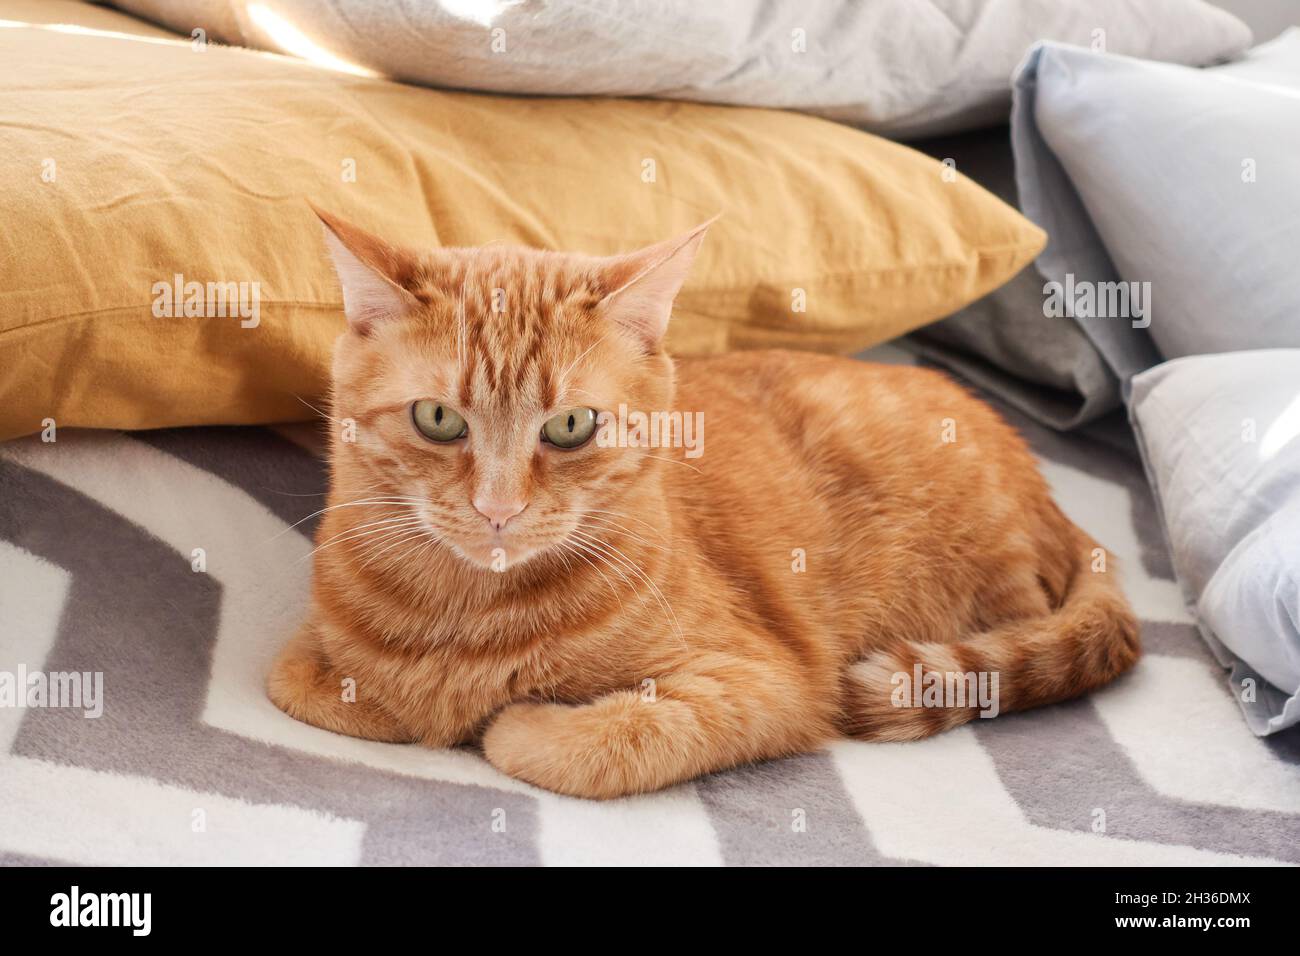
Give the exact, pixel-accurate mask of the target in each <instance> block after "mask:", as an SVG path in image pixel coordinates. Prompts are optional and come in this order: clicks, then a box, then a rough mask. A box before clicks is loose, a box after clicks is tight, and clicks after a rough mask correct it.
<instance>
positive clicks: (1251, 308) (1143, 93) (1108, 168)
mask: <svg viewBox="0 0 1300 956" xmlns="http://www.w3.org/2000/svg"><path fill="white" fill-rule="evenodd" d="M1012 134H1013V135H1012V141H1013V145H1014V147H1015V154H1016V177H1017V184H1018V186H1019V190H1020V208H1021V209H1022V211H1023V212H1024V213H1025V215H1027V216H1028V217H1029V218H1030V219H1032V220H1033V221H1034V222H1036V223H1037V224H1038V225H1040V226H1042V227H1043V228H1044V229H1045V230H1047V232H1048V235H1049V237H1050V238H1049V241H1048V245H1047V247H1046V248H1045V249H1044V251H1043V253H1042V255H1041V256H1040V257H1039V258H1038V260H1037V265H1038V269H1039V271H1040V272H1041V273H1042V274H1043V276H1044V277H1046V278H1047V279H1049V280H1051V281H1052V282H1055V283H1058V284H1059V285H1060V286H1061V287H1066V286H1067V285H1069V286H1070V287H1072V288H1074V289H1075V290H1076V292H1075V294H1074V296H1073V299H1074V301H1075V302H1076V303H1079V304H1080V306H1081V308H1079V309H1078V310H1077V312H1076V318H1077V320H1078V321H1079V323H1080V325H1081V326H1082V327H1083V330H1084V332H1085V333H1087V334H1088V336H1089V337H1090V338H1091V339H1092V340H1093V342H1094V343H1095V344H1096V345H1097V346H1098V348H1099V349H1100V350H1101V351H1102V353H1103V355H1105V356H1106V357H1107V359H1108V360H1109V361H1110V363H1111V365H1112V367H1113V368H1114V369H1115V371H1116V372H1117V373H1118V374H1119V375H1120V377H1121V378H1127V377H1128V376H1130V375H1131V374H1133V373H1134V372H1136V371H1139V370H1141V369H1142V368H1145V367H1147V366H1150V365H1152V364H1154V363H1155V362H1157V361H1159V360H1160V358H1161V357H1164V358H1176V357H1178V356H1184V355H1196V354H1203V353H1212V352H1225V351H1231V350H1237V349H1262V348H1282V347H1286V348H1292V347H1300V266H1298V265H1297V257H1298V256H1300V159H1297V157H1300V30H1297V29H1291V30H1289V31H1287V32H1286V33H1284V34H1283V35H1282V36H1280V37H1279V38H1278V39H1276V40H1274V41H1272V42H1270V43H1267V44H1265V45H1263V46H1260V47H1257V48H1255V49H1254V50H1252V51H1250V52H1249V53H1248V54H1247V56H1246V57H1245V58H1244V59H1242V60H1240V61H1238V62H1235V63H1230V64H1226V65H1223V66H1218V67H1211V68H1208V69H1203V70H1196V69H1190V68H1187V67H1181V66H1171V65H1169V64H1163V63H1150V62H1146V61H1143V60H1135V59H1129V58H1126V57H1120V56H1114V55H1107V54H1098V53H1094V52H1092V51H1090V50H1084V49H1078V48H1075V47H1065V46H1060V45H1057V44H1044V45H1042V46H1040V47H1038V48H1036V49H1035V50H1034V51H1033V52H1032V53H1031V54H1030V55H1029V57H1028V58H1027V60H1026V62H1025V64H1024V66H1023V68H1022V69H1021V71H1020V73H1019V75H1018V76H1017V78H1016V103H1015V108H1014V112H1013V124H1012ZM1114 280H1122V281H1123V282H1124V283H1126V284H1127V285H1126V287H1125V288H1127V289H1128V290H1130V291H1138V292H1147V291H1149V293H1150V295H1149V302H1148V303H1146V304H1147V305H1149V309H1148V310H1147V314H1145V315H1139V314H1137V310H1133V309H1130V310H1129V314H1127V315H1114V314H1110V315H1107V314H1097V313H1098V312H1100V311H1103V310H1095V309H1094V310H1092V314H1088V313H1089V310H1088V309H1087V303H1086V300H1085V299H1083V298H1082V295H1083V291H1082V290H1086V289H1088V288H1094V289H1100V288H1101V285H1102V284H1103V283H1107V282H1112V281H1114ZM1143 283H1149V285H1148V286H1143ZM1053 291H1055V290H1053ZM1068 299H1069V297H1067V300H1068ZM1147 322H1149V327H1145V328H1144V327H1143V326H1144V325H1145V323H1147Z"/></svg>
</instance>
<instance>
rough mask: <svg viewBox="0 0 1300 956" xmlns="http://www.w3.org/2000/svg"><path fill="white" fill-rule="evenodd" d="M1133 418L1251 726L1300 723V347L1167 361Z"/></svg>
mask: <svg viewBox="0 0 1300 956" xmlns="http://www.w3.org/2000/svg"><path fill="white" fill-rule="evenodd" d="M1131 416H1132V421H1133V425H1134V427H1135V428H1136V430H1137V432H1138V438H1139V444H1140V446H1141V449H1142V457H1143V460H1144V461H1145V463H1146V466H1147V473H1148V477H1149V478H1150V480H1151V486H1152V487H1153V488H1154V489H1155V492H1156V498H1157V501H1158V503H1159V507H1160V512H1161V516H1162V520H1163V523H1164V527H1165V532H1166V536H1167V538H1168V541H1169V546H1170V552H1171V554H1172V556H1173V562H1174V569H1175V571H1176V572H1177V574H1178V580H1179V583H1180V584H1181V586H1182V588H1183V592H1184V595H1185V597H1186V598H1187V602H1188V606H1189V607H1190V608H1191V610H1192V611H1193V613H1194V614H1195V615H1196V619H1197V622H1198V623H1199V625H1200V628H1201V631H1202V633H1203V634H1204V636H1205V638H1206V640H1207V641H1208V643H1209V644H1210V647H1211V648H1212V649H1213V650H1214V651H1215V653H1216V655H1217V656H1218V657H1219V659H1220V661H1221V662H1222V663H1223V664H1224V665H1225V666H1229V667H1232V669H1233V673H1232V675H1231V678H1230V680H1231V682H1232V686H1233V690H1234V692H1235V694H1236V696H1237V698H1238V700H1239V701H1240V703H1241V705H1242V709H1243V710H1244V712H1245V714H1246V720H1247V722H1248V723H1249V724H1250V727H1251V729H1252V730H1253V731H1254V732H1255V733H1257V734H1261V735H1262V734H1269V733H1273V732H1274V731H1277V730H1281V729H1282V728H1284V727H1289V726H1291V725H1292V724H1296V723H1300V349H1270V350H1264V351H1254V352H1230V353H1226V354H1221V355H1200V356H1193V357H1190V358H1181V359H1176V360H1174V361H1172V362H1166V363H1164V364H1163V365H1159V366H1157V367H1155V368H1153V369H1151V370H1149V371H1146V372H1143V373H1142V374H1140V375H1138V376H1137V377H1136V378H1135V379H1134V380H1133V392H1132V402H1131ZM1243 681H1250V682H1251V683H1250V684H1246V685H1243ZM1247 689H1253V694H1246V693H1243V691H1244V690H1247ZM1252 697H1253V699H1251V698H1252Z"/></svg>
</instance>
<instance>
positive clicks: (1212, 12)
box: [116, 0, 1250, 137]
mask: <svg viewBox="0 0 1300 956" xmlns="http://www.w3.org/2000/svg"><path fill="white" fill-rule="evenodd" d="M116 5H117V6H119V7H122V8H124V9H126V10H130V11H132V12H136V13H139V14H141V15H143V16H147V17H151V18H153V19H157V20H160V21H162V22H164V23H166V24H168V25H170V26H172V27H173V28H175V29H179V30H181V31H183V32H184V33H186V34H188V33H189V32H190V31H191V30H192V29H193V28H194V27H206V28H207V29H208V31H209V36H211V37H212V38H213V39H219V40H222V41H224V42H227V43H238V44H241V45H243V46H252V47H260V48H262V49H267V50H278V51H282V52H288V53H296V54H298V55H300V56H308V57H311V56H312V55H313V54H314V53H315V55H316V58H317V59H321V58H322V56H323V55H324V54H328V55H329V56H332V57H334V58H336V59H341V60H344V61H346V62H348V63H350V64H354V65H357V66H360V67H364V68H366V69H369V70H373V71H374V72H376V73H378V74H380V75H385V76H391V77H393V78H394V79H399V80H405V81H407V82H411V83H424V84H428V85H431V86H449V87H460V88H464V89H474V90H489V91H494V92H502V93H546V94H557V95H566V96H570V95H592V94H600V95H614V96H661V97H665V98H669V99H683V100H701V101H704V102H710V103H731V104H736V105H746V106H776V107H783V108H787V109H798V110H805V111H808V112H814V113H818V114H820V115H823V116H827V117H830V118H831V119H836V120H840V121H843V122H847V123H856V124H861V125H862V126H864V127H866V128H868V129H871V130H873V131H875V132H883V133H887V134H889V135H893V136H910V137H915V136H921V135H928V134H930V133H937V132H945V131H951V130H957V129H971V128H975V127H977V126H981V125H987V124H989V123H998V122H1004V121H1005V119H1006V115H1007V109H1008V107H1009V106H1010V103H1011V84H1010V76H1011V72H1012V70H1013V69H1014V68H1015V65H1016V64H1017V63H1018V62H1019V61H1020V58H1021V57H1022V56H1023V55H1024V52H1025V50H1026V49H1027V48H1028V47H1029V45H1030V44H1031V43H1033V42H1034V41H1035V40H1039V39H1056V40H1063V41H1066V42H1073V43H1090V42H1094V41H1095V40H1096V38H1097V37H1098V36H1099V35H1103V34H1104V41H1105V42H1106V44H1107V45H1108V46H1109V47H1110V48H1111V49H1114V50H1117V51H1119V52H1122V53H1131V54H1133V55H1135V56H1144V57H1149V58H1151V59H1156V60H1166V61H1169V62H1171V63H1208V62H1212V61H1213V60H1215V59H1218V58H1221V57H1225V56H1230V55H1233V54H1235V53H1237V52H1240V51H1241V50H1243V49H1245V48H1246V46H1248V45H1249V43H1250V30H1249V29H1248V28H1247V27H1246V25H1245V24H1243V23H1242V22H1241V21H1239V20H1237V19H1236V18H1235V17H1233V16H1232V15H1231V14H1229V13H1226V12H1225V11H1223V10H1220V9H1217V8H1215V7H1213V6H1210V5H1209V4H1207V3H1203V2H1201V0H1104V2H1101V0H1052V2H1050V3H1045V2H1043V0H982V2H979V3H973V2H971V0H838V2H831V0H822V2H817V3H809V2H808V0H764V2H762V3H755V2H754V0H709V2H707V3H701V2H699V0H584V2H577V0H565V2H556V0H266V2H264V3H251V2H246V0H116ZM317 51H320V52H317Z"/></svg>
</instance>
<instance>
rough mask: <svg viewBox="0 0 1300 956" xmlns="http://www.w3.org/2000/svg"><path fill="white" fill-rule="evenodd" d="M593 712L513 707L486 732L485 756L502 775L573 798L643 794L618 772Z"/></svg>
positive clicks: (546, 706)
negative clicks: (593, 724) (632, 793)
mask: <svg viewBox="0 0 1300 956" xmlns="http://www.w3.org/2000/svg"><path fill="white" fill-rule="evenodd" d="M590 711H591V708H590V706H587V707H571V706H567V705H564V704H523V703H521V704H511V705H510V706H508V707H506V708H505V709H504V710H502V711H501V712H500V713H499V714H498V715H497V716H496V718H495V719H494V720H493V721H492V723H491V724H490V725H489V726H488V729H487V730H486V731H485V732H484V734H483V753H484V756H486V757H487V759H488V762H489V763H491V764H492V766H494V767H496V768H497V769H498V770H500V771H501V772H502V773H505V774H509V775H510V776H512V777H516V778H518V779H520V780H523V781H525V782H527V783H531V784H533V785H534V786H537V787H542V788H543V789H546V790H553V791H555V792H556V793H563V794H567V795H569V796H574V797H587V798H590V799H594V800H605V799H609V798H610V797H618V796H622V795H624V794H626V793H629V792H632V791H634V790H636V789H639V788H637V787H630V786H629V785H628V782H627V780H626V779H625V776H624V774H623V773H621V772H619V768H618V767H617V766H616V765H615V762H616V761H615V760H614V758H613V755H612V754H610V753H608V751H606V749H605V743H606V742H605V740H603V739H602V737H603V735H601V734H600V733H599V728H598V727H596V726H592V724H591V719H590V718H591V717H592V716H593V715H592V714H591V713H590Z"/></svg>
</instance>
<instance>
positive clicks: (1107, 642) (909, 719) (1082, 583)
mask: <svg viewBox="0 0 1300 956" xmlns="http://www.w3.org/2000/svg"><path fill="white" fill-rule="evenodd" d="M1077 537H1078V540H1079V544H1080V548H1079V549H1078V550H1077V552H1076V553H1078V555H1079V556H1078V559H1077V564H1076V565H1075V568H1074V571H1073V575H1072V577H1071V579H1070V582H1069V585H1068V588H1067V590H1066V593H1065V595H1064V599H1063V600H1062V601H1061V603H1060V605H1059V607H1058V608H1057V609H1056V610H1055V611H1053V612H1052V613H1050V614H1046V615H1043V616H1040V617H1031V618H1025V619H1024V620H1020V621H1014V622H1009V623H1007V624H1004V625H1001V626H999V627H996V628H994V629H992V630H988V631H985V632H982V633H978V634H973V635H971V636H969V637H966V638H963V639H961V640H959V641H956V642H952V643H921V642H916V641H897V642H895V643H893V644H890V645H888V646H886V647H884V648H881V649H878V650H876V651H874V652H873V653H872V654H870V655H869V656H868V657H866V658H865V659H863V660H861V661H859V662H857V663H855V664H853V665H852V666H851V667H850V668H849V669H848V670H847V671H846V672H845V677H844V682H843V686H842V694H843V700H842V712H841V718H840V729H841V732H842V733H844V734H845V735H846V736H850V737H857V738H860V739H866V740H918V739H920V738H922V737H928V736H930V735H931V734H936V733H939V732H940V731H943V730H948V729H949V728H952V727H956V726H958V725H960V724H964V723H966V722H967V721H969V720H971V719H972V718H975V717H978V716H980V715H982V714H986V715H988V716H990V717H992V716H996V714H998V713H1000V712H1003V713H1004V712H1006V711H1012V710H1024V709H1026V708H1029V707H1037V706H1040V705H1042V704H1050V703H1054V702H1056V701H1061V700H1067V699H1069V698H1071V697H1077V696H1079V695H1080V694H1085V693H1087V692H1088V691H1091V690H1095V689H1096V688H1098V687H1101V686H1102V685H1103V684H1105V683H1107V682H1108V681H1110V680H1111V679H1113V678H1115V677H1117V676H1118V675H1120V674H1122V673H1123V672H1124V671H1126V670H1128V669H1129V668H1130V667H1132V666H1133V665H1134V664H1135V663H1136V662H1137V659H1138V657H1139V655H1140V653H1141V650H1140V647H1139V639H1138V622H1137V618H1136V617H1135V616H1134V614H1133V610H1132V608H1130V607H1129V604H1128V601H1127V600H1126V599H1125V598H1124V595H1123V594H1122V593H1121V591H1120V588H1119V582H1118V580H1117V577H1116V574H1115V569H1114V567H1113V566H1111V567H1109V568H1108V569H1106V570H1104V571H1099V570H1093V567H1092V562H1091V560H1089V558H1088V555H1090V554H1095V553H1096V552H1094V551H1093V548H1094V547H1095V544H1094V542H1092V541H1091V539H1089V538H1088V537H1087V536H1086V535H1084V534H1083V533H1082V532H1081V531H1079V532H1077Z"/></svg>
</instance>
